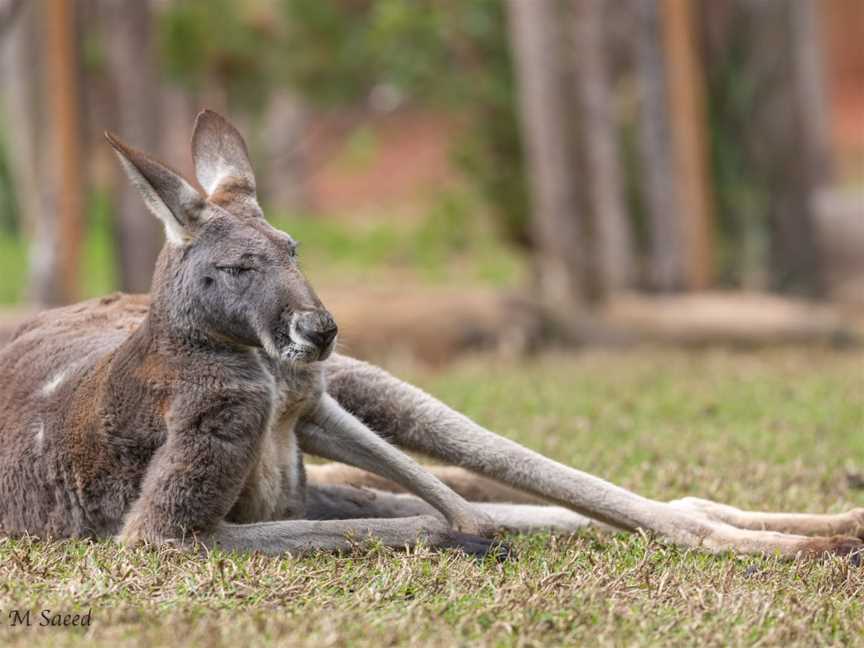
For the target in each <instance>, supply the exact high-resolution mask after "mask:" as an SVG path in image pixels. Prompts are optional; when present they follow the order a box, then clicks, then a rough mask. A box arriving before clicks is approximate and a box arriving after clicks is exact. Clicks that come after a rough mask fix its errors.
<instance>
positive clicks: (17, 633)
mask: <svg viewBox="0 0 864 648" xmlns="http://www.w3.org/2000/svg"><path fill="white" fill-rule="evenodd" d="M402 373H403V374H404V373H405V372H404V371H403V372H402ZM407 375H409V376H410V377H411V378H412V379H414V380H416V381H417V382H419V383H421V384H422V385H423V386H424V387H426V388H427V389H429V390H431V391H432V392H433V393H435V394H436V395H439V396H440V397H442V398H444V399H445V400H446V401H448V402H450V403H451V404H453V405H454V406H457V407H459V408H461V409H462V410H464V411H465V412H467V413H468V414H470V415H471V416H473V417H475V418H476V419H478V420H479V421H481V422H482V423H484V424H486V425H488V426H490V427H492V428H494V429H496V430H498V431H499V432H501V433H503V434H505V435H507V436H509V437H512V438H515V439H518V440H520V441H522V442H523V443H526V444H528V445H529V446H531V447H533V448H535V449H537V450H539V451H541V452H543V453H545V454H548V455H550V456H552V457H554V458H556V459H558V460H560V461H563V462H566V463H570V464H572V465H574V466H578V467H580V468H584V469H587V470H590V471H593V472H596V473H598V474H600V475H603V476H605V477H607V478H609V479H612V480H614V481H616V482H618V483H620V484H622V485H625V486H627V487H630V488H633V489H636V490H638V491H640V492H642V493H644V494H646V495H650V496H652V497H657V498H662V499H671V498H674V497H679V496H683V495H688V494H689V495H699V496H703V497H710V498H715V499H719V500H723V501H728V502H731V503H735V504H737V505H740V506H744V507H755V508H769V509H788V510H791V509H801V510H806V511H841V510H845V509H847V508H850V507H853V506H862V505H864V491H862V490H858V489H860V487H861V482H860V477H861V471H862V469H864V433H862V432H864V354H862V353H861V352H844V353H840V352H829V351H819V350H810V351H793V350H783V351H771V352H760V353H752V352H751V353H728V352H722V351H701V352H690V353H683V352H672V351H668V350H656V351H651V350H644V351H638V352H634V351H631V352H629V353H625V352H614V353H613V352H599V351H592V352H586V353H582V354H568V355H562V356H555V355H547V356H544V357H542V358H538V359H535V360H531V361H527V362H520V363H516V362H514V361H502V360H494V359H490V358H488V357H479V358H475V359H470V360H465V361H462V362H460V363H459V364H457V365H455V366H453V367H451V368H449V369H446V370H444V371H439V372H436V373H434V374H432V373H422V372H419V371H417V370H413V371H412V370H411V369H410V368H408V369H407ZM511 541H512V543H513V545H514V547H515V550H516V555H517V557H516V559H515V560H511V561H509V562H506V563H504V564H496V563H495V562H493V561H491V560H489V561H487V562H477V561H475V560H472V559H470V558H467V557H464V556H462V555H460V554H457V553H453V552H445V553H438V554H433V553H430V552H429V551H427V550H423V549H421V550H418V551H416V552H412V553H410V554H406V553H404V552H394V551H389V550H385V549H381V548H372V549H371V550H358V551H357V552H356V553H354V554H352V555H344V556H332V555H314V556H309V557H306V558H302V559H295V558H290V557H285V558H282V559H274V558H265V557H262V556H238V555H224V554H223V555H216V554H214V555H210V556H207V557H200V556H197V555H192V554H189V553H184V552H181V551H178V550H175V549H163V550H159V551H157V550H148V549H134V550H130V549H124V548H118V547H116V546H114V545H112V544H110V543H107V542H106V543H101V542H100V543H89V542H56V543H44V542H40V541H31V540H14V541H13V540H0V610H2V613H0V643H2V644H5V645H10V646H27V648H36V647H37V646H49V645H50V646H66V645H81V646H84V645H87V646H91V645H96V646H99V645H104V646H117V645H133V646H138V645H140V646H158V645H165V646H175V645H186V646H195V645H200V646H221V645H224V646H234V645H242V646H244V647H248V648H252V647H253V646H270V645H286V646H316V648H318V647H324V646H341V645H351V646H384V645H401V644H413V645H422V646H450V645H472V646H475V645H479V646H486V645H488V646H511V645H512V646H531V645H561V644H567V645H574V644H577V645H578V644H581V643H585V644H590V645H628V646H631V645H709V646H710V645H716V646H730V645H752V644H755V643H760V644H762V645H781V644H782V645H796V644H797V645H807V646H812V645H829V644H830V645H855V644H858V645H864V568H862V567H856V566H854V565H853V564H850V562H849V561H848V560H841V559H827V560H803V561H800V562H791V563H788V562H781V561H778V560H777V559H775V558H774V557H741V556H735V555H722V556H709V555H705V554H703V553H699V552H696V551H686V550H682V549H677V548H674V547H670V546H667V545H665V544H663V543H662V542H659V541H658V540H657V539H654V538H651V537H648V536H643V535H625V534H620V535H604V534H602V533H599V532H588V533H583V534H580V535H579V536H576V537H557V538H555V537H550V536H548V535H538V536H534V537H514V538H511ZM45 609H49V610H51V611H52V614H56V613H57V612H58V611H60V612H63V613H76V612H82V611H84V612H86V611H88V610H90V611H91V624H90V626H89V627H88V628H84V629H81V628H50V627H49V628H46V627H39V625H38V624H39V622H40V621H41V617H40V612H41V610H45ZM12 610H19V612H20V613H23V612H24V611H25V610H31V623H32V625H31V626H30V627H22V626H18V627H10V623H11V621H10V617H9V614H10V612H11V611H12Z"/></svg>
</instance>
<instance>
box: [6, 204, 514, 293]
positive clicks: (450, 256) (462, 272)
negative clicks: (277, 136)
mask: <svg viewBox="0 0 864 648" xmlns="http://www.w3.org/2000/svg"><path fill="white" fill-rule="evenodd" d="M141 211H142V213H141V217H142V218H149V216H148V215H147V214H146V213H145V212H144V208H143V207H142V209H141ZM110 219H111V211H110V205H109V204H108V203H107V197H106V196H104V195H103V194H98V193H97V194H95V195H94V196H93V197H92V200H91V201H90V208H89V211H88V223H89V227H88V229H87V235H86V237H85V248H84V253H83V255H82V268H81V294H82V298H87V297H95V296H98V295H103V294H105V293H107V292H111V291H112V290H116V289H118V285H117V273H116V271H115V267H114V243H113V241H112V237H111V231H110V226H111V221H110ZM271 221H272V222H273V224H274V225H275V226H276V227H278V228H280V229H283V230H284V231H286V232H288V233H290V234H291V235H292V236H293V237H294V238H295V239H296V240H298V241H300V244H301V247H300V263H301V266H302V267H303V269H304V271H305V272H306V274H307V275H308V276H309V278H310V279H311V280H312V281H314V282H315V283H322V282H339V283H344V281H345V280H346V278H347V279H349V280H351V281H354V282H358V283H359V282H376V283H387V282H390V283H392V282H394V281H398V282H403V281H405V280H406V279H407V280H410V281H416V282H419V283H430V284H442V283H448V282H449V283H452V282H456V281H458V282H459V284H460V285H466V284H469V285H470V284H475V285H476V284H480V285H491V286H499V287H500V286H510V285H513V284H515V283H517V282H519V281H520V280H521V279H522V277H523V274H524V270H525V263H524V259H522V258H520V256H519V255H518V254H517V253H516V252H514V251H513V250H512V249H509V248H508V247H507V246H505V245H503V244H502V243H501V242H500V241H499V240H498V237H496V236H495V235H494V233H493V232H492V231H491V226H490V224H489V223H488V222H487V220H486V219H485V218H482V217H479V216H476V215H475V214H474V212H473V211H472V202H471V201H470V199H468V198H466V197H465V196H464V195H462V194H461V193H459V192H453V193H449V194H440V195H439V196H437V197H436V198H435V200H434V201H433V202H432V206H431V207H430V208H429V209H428V210H427V213H426V214H425V216H423V217H422V218H413V219H408V220H407V221H405V222H401V221H399V220H398V219H395V218H394V219H380V220H373V221H364V222H356V223H355V222H350V221H348V222H346V221H345V220H344V219H339V218H336V217H323V216H321V215H290V216H289V215H283V216H280V215H278V214H276V215H272V216H271ZM26 284H27V246H26V243H25V241H24V240H23V239H22V238H21V237H20V236H17V237H12V236H11V235H9V234H4V233H3V232H0V305H2V304H15V303H19V302H22V301H24V299H25V297H26V294H25V290H26Z"/></svg>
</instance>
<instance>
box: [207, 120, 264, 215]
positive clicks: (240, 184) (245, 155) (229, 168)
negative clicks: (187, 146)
mask: <svg viewBox="0 0 864 648" xmlns="http://www.w3.org/2000/svg"><path fill="white" fill-rule="evenodd" d="M192 159H193V161H194V162H195V176H196V177H197V178H198V182H199V183H200V184H201V186H202V187H203V188H204V191H206V192H207V195H208V196H212V195H213V194H215V193H216V192H217V191H220V190H223V191H230V192H231V193H234V194H240V195H242V196H249V197H252V198H253V199H254V198H255V174H254V173H253V171H252V164H251V163H250V162H249V151H248V150H247V149H246V142H244V141H243V136H242V135H240V132H239V131H238V130H237V129H236V128H234V126H232V125H231V124H230V123H229V122H228V120H227V119H225V118H224V117H222V116H221V115H219V114H217V113H215V112H213V111H212V110H202V111H201V112H200V113H199V114H198V117H197V118H196V119H195V130H194V131H193V133H192Z"/></svg>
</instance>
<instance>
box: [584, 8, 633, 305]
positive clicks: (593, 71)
mask: <svg viewBox="0 0 864 648" xmlns="http://www.w3.org/2000/svg"><path fill="white" fill-rule="evenodd" d="M606 7H607V5H606V3H605V0H572V8H573V15H572V16H571V24H572V35H573V48H572V60H573V67H574V71H575V73H576V84H577V92H578V97H579V103H580V111H579V113H580V117H581V119H580V125H581V128H580V141H581V143H582V151H583V159H582V160H581V162H582V164H581V165H580V166H581V167H582V168H583V169H584V170H585V173H584V174H583V177H582V178H581V180H580V181H581V182H583V183H584V186H585V193H586V199H587V201H586V202H587V203H588V209H589V211H590V217H591V230H592V231H591V234H592V239H593V245H592V246H591V250H592V252H591V254H592V257H593V259H592V262H591V267H592V268H593V269H594V272H592V273H591V274H592V275H594V276H595V277H596V281H595V286H594V287H595V289H596V290H597V292H598V293H599V295H600V296H601V297H605V296H607V295H609V294H611V293H615V292H620V291H622V290H626V289H628V288H631V287H632V285H633V274H634V264H633V242H632V234H631V232H630V222H629V220H628V215H627V212H626V208H625V200H624V182H623V178H622V173H621V164H620V161H619V158H618V141H617V123H616V119H615V105H614V100H613V96H612V90H611V87H610V83H611V81H610V70H609V65H610V62H609V60H608V58H607V51H608V43H607V39H606V28H607V18H606Z"/></svg>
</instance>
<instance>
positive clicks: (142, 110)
mask: <svg viewBox="0 0 864 648" xmlns="http://www.w3.org/2000/svg"><path fill="white" fill-rule="evenodd" d="M100 18H101V22H102V27H103V34H104V38H105V45H106V50H107V56H106V61H107V67H108V76H109V78H110V82H109V87H110V88H111V89H112V91H113V113H114V118H113V120H112V122H113V123H112V124H111V129H112V130H115V131H116V132H117V133H118V134H119V135H120V136H121V137H122V138H123V139H124V140H126V141H128V142H130V143H131V144H132V145H133V146H135V147H137V148H140V149H142V150H144V151H146V152H148V153H152V154H155V155H156V156H160V154H161V151H162V148H163V147H162V146H161V141H160V140H161V137H160V135H161V131H160V126H161V120H160V116H161V110H160V109H161V103H160V99H161V96H160V95H161V88H160V84H159V66H158V53H157V51H156V43H155V33H154V24H153V13H152V9H151V2H150V0H136V1H135V2H116V1H115V0H102V2H101V6H100ZM115 168H116V169H117V173H116V181H115V183H114V186H115V192H114V193H115V196H116V201H115V204H116V221H115V237H116V241H117V247H118V250H117V259H118V266H119V272H120V286H121V288H122V289H123V290H125V291H128V292H147V291H148V290H149V289H150V278H151V277H152V275H153V266H154V263H155V261H156V256H157V255H158V253H159V249H160V247H161V244H162V234H161V232H160V229H159V226H158V223H157V221H156V219H155V218H152V217H151V216H150V215H149V214H147V213H146V209H145V207H144V205H143V203H142V202H141V199H140V197H139V196H138V194H137V193H136V192H135V190H134V189H133V188H132V186H131V185H130V184H129V182H127V181H126V179H125V177H121V176H122V172H121V171H120V170H119V167H115Z"/></svg>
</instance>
